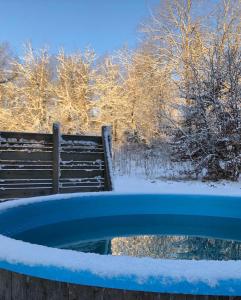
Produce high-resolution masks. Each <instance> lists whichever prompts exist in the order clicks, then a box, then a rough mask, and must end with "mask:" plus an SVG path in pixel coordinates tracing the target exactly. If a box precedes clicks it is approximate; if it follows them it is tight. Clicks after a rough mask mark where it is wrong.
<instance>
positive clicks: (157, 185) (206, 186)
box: [115, 176, 241, 196]
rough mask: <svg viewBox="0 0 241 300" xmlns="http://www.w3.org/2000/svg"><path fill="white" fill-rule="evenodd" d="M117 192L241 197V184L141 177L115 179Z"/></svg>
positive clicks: (119, 177)
mask: <svg viewBox="0 0 241 300" xmlns="http://www.w3.org/2000/svg"><path fill="white" fill-rule="evenodd" d="M115 191H116V192H122V193H124V192H126V193H135V192H136V193H162V194H163V193H165V194H169V193H171V194H174V193H175V194H198V195H202V194H205V195H206V194H209V195H210V194H212V195H230V196H231V195H239V196H241V182H240V181H239V182H230V181H220V182H215V183H214V182H211V183H210V182H201V181H198V180H195V181H174V180H147V179H144V178H141V177H139V178H138V177H134V176H133V177H132V176H118V177H115Z"/></svg>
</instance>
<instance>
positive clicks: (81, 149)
mask: <svg viewBox="0 0 241 300" xmlns="http://www.w3.org/2000/svg"><path fill="white" fill-rule="evenodd" d="M62 151H64V152H71V153H73V152H79V153H81V152H84V153H89V152H91V153H92V152H93V153H103V151H104V150H103V147H98V148H97V147H96V148H94V147H92V148H90V147H79V148H77V147H62Z"/></svg>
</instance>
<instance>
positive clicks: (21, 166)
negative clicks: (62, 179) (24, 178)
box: [1, 164, 52, 170]
mask: <svg viewBox="0 0 241 300" xmlns="http://www.w3.org/2000/svg"><path fill="white" fill-rule="evenodd" d="M1 169H2V170H35V169H37V170H39V169H44V170H52V166H51V165H30V164H28V165H24V164H18V165H1Z"/></svg>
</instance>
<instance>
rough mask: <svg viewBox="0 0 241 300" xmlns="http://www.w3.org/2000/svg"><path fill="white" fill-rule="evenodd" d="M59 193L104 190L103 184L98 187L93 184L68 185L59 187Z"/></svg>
mask: <svg viewBox="0 0 241 300" xmlns="http://www.w3.org/2000/svg"><path fill="white" fill-rule="evenodd" d="M59 191H60V193H84V192H99V191H104V185H103V186H100V187H93V186H83V187H79V188H77V187H73V188H71V187H69V188H60V189H59Z"/></svg>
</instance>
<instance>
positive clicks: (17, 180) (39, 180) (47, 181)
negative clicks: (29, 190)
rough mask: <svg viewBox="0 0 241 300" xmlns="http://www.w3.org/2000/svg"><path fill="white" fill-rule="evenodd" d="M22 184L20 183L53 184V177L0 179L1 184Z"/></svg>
mask: <svg viewBox="0 0 241 300" xmlns="http://www.w3.org/2000/svg"><path fill="white" fill-rule="evenodd" d="M8 183H9V184H20V183H23V184H25V183H46V184H48V183H49V184H51V183H52V179H51V178H50V179H32V178H28V179H4V180H1V179H0V184H8Z"/></svg>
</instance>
